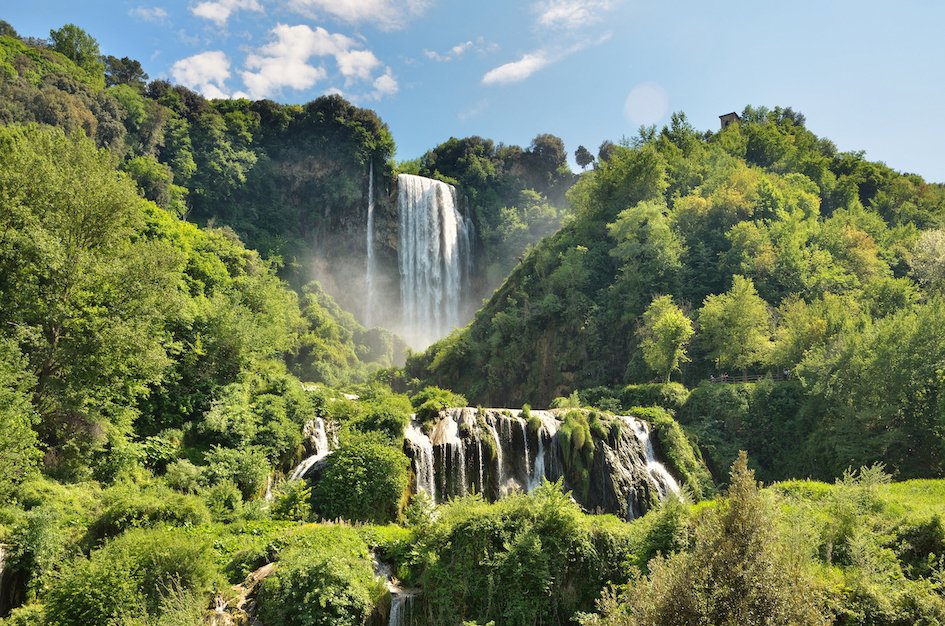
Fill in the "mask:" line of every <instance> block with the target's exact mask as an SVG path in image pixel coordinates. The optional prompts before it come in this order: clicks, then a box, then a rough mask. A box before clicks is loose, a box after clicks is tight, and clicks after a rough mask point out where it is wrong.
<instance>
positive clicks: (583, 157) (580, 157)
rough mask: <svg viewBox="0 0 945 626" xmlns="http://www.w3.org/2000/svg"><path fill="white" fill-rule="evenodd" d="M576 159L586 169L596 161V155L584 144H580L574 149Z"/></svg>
mask: <svg viewBox="0 0 945 626" xmlns="http://www.w3.org/2000/svg"><path fill="white" fill-rule="evenodd" d="M574 160H575V161H577V164H578V165H579V166H580V167H581V169H582V170H586V169H587V166H588V165H590V164H591V163H593V162H594V155H593V154H591V151H590V150H588V149H587V148H585V147H584V146H578V147H577V150H575V151H574Z"/></svg>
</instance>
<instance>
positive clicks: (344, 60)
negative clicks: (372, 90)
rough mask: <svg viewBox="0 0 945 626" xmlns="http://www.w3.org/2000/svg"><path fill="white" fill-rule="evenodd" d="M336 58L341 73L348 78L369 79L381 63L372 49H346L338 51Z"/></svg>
mask: <svg viewBox="0 0 945 626" xmlns="http://www.w3.org/2000/svg"><path fill="white" fill-rule="evenodd" d="M335 59H336V60H337V61H338V70H339V71H340V72H341V75H342V76H344V77H345V78H347V79H348V80H353V79H360V80H369V79H370V78H371V75H372V74H373V73H374V69H375V68H376V67H378V66H379V65H380V64H381V61H380V59H378V58H377V57H376V56H374V53H373V52H371V51H370V50H345V51H343V52H339V53H337V54H336V55H335Z"/></svg>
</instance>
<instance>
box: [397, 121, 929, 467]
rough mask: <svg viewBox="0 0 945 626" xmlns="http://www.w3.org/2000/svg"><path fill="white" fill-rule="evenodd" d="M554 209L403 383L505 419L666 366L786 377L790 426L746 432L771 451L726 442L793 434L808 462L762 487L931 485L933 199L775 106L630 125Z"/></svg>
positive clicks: (726, 375)
mask: <svg viewBox="0 0 945 626" xmlns="http://www.w3.org/2000/svg"><path fill="white" fill-rule="evenodd" d="M568 197H569V199H570V200H571V204H572V206H573V208H574V211H575V218H574V219H573V220H571V221H570V222H568V223H567V224H566V225H565V226H564V227H563V228H562V230H561V231H559V232H558V233H557V234H556V235H554V236H552V237H550V238H548V239H546V240H544V241H543V242H542V244H541V245H539V246H537V247H536V248H535V249H534V250H532V251H531V252H530V253H529V254H528V255H527V256H526V258H525V259H524V260H523V261H522V262H521V263H520V264H519V265H518V266H517V267H516V268H515V270H514V271H513V272H512V274H511V275H510V276H509V278H508V279H507V280H506V282H505V283H504V284H503V286H502V287H501V288H500V289H499V290H498V291H497V292H496V294H495V295H494V296H493V298H492V299H491V300H490V301H489V302H488V303H487V304H486V305H485V307H484V308H483V309H482V310H481V311H480V312H479V313H478V314H477V315H476V319H475V320H474V321H473V322H472V324H471V325H470V326H469V327H468V328H466V329H464V330H462V331H458V332H456V333H454V334H452V335H450V336H449V337H447V338H446V339H444V340H442V341H440V342H439V343H438V344H435V345H434V346H432V347H431V348H430V349H429V350H428V351H427V352H426V353H425V354H422V355H416V356H415V357H414V358H413V359H412V360H411V362H410V363H409V364H408V371H409V372H410V374H411V375H413V376H416V377H418V378H420V379H421V380H423V381H425V382H427V383H429V384H439V385H447V384H448V385H451V386H452V387H453V388H454V389H456V390H457V391H460V392H462V393H464V394H465V395H466V396H467V397H469V399H470V400H471V401H473V402H482V403H486V404H500V405H512V406H514V405H517V404H520V403H523V402H530V403H532V404H539V405H541V404H547V403H548V402H549V401H550V400H551V399H552V398H553V397H555V396H566V395H567V394H569V393H571V392H572V391H573V390H575V389H594V388H598V387H601V386H605V387H608V388H619V387H623V386H625V385H626V384H628V383H630V384H639V383H644V382H647V380H648V379H649V378H650V376H651V375H652V374H653V373H655V374H657V375H658V376H659V377H661V378H663V379H664V380H665V379H666V376H667V374H670V375H671V374H672V373H673V370H674V369H676V368H677V367H678V366H680V364H681V365H682V368H681V369H682V375H681V379H682V380H683V381H684V382H687V383H689V384H691V385H693V386H695V385H697V384H698V383H699V382H700V381H702V380H705V379H707V378H710V377H711V378H713V379H715V380H722V381H732V380H733V379H737V378H745V379H748V378H749V375H751V378H758V377H760V376H763V375H765V374H770V375H771V376H772V377H773V378H775V379H784V378H790V379H794V380H798V381H800V384H801V386H802V387H801V392H800V395H801V398H800V399H799V401H798V406H797V411H796V412H795V413H793V414H791V416H790V417H789V421H790V422H791V423H792V424H794V425H796V426H798V427H799V428H795V429H794V430H793V431H792V430H790V429H788V428H786V427H783V424H776V423H774V422H773V421H771V422H766V423H768V424H770V428H769V429H765V427H763V426H759V425H758V424H753V423H748V422H746V423H745V424H744V428H747V429H754V430H755V431H756V435H757V436H758V437H759V438H760V439H764V440H766V441H767V442H770V444H769V443H763V442H757V441H755V442H753V441H748V440H744V446H747V448H748V449H749V451H751V452H752V453H753V456H757V457H758V458H759V460H760V461H761V462H762V463H763V464H764V465H769V464H770V463H771V461H770V458H771V456H772V455H774V454H782V452H777V451H775V450H773V449H769V450H764V449H762V448H756V447H753V445H752V444H756V445H757V444H758V443H762V445H766V446H768V447H769V448H770V447H771V446H772V445H773V446H774V447H778V446H781V447H782V448H783V449H790V450H796V449H797V448H794V447H793V443H794V442H792V441H790V439H791V437H788V441H787V442H785V439H784V437H783V434H784V433H789V432H792V433H793V438H794V439H797V438H803V439H804V440H805V441H806V443H804V444H801V442H798V445H799V447H804V446H806V447H807V449H806V450H805V452H804V454H802V455H801V456H800V457H798V459H797V460H796V462H795V463H794V464H793V465H792V466H791V467H790V469H788V468H787V466H786V465H784V464H782V465H781V468H783V470H782V469H780V468H779V469H778V470H773V471H771V472H769V473H766V474H765V475H766V476H768V477H776V478H783V477H790V476H798V475H802V476H803V475H811V474H813V475H817V476H822V477H832V476H836V475H837V474H838V472H841V471H842V470H843V469H844V468H845V467H848V466H849V465H859V464H864V463H871V462H873V461H878V460H883V461H885V462H886V463H887V464H888V466H889V467H890V469H892V470H893V471H894V472H896V473H897V475H902V476H940V475H942V471H943V470H942V462H943V459H945V455H943V453H942V450H943V447H942V445H943V444H942V442H943V441H945V440H943V438H942V434H941V433H942V431H941V415H942V410H941V405H940V404H939V402H940V400H939V398H940V397H941V395H942V391H943V386H942V381H941V378H940V377H938V376H937V375H936V374H935V373H934V372H936V371H940V370H941V368H942V366H943V364H945V358H943V354H942V353H941V350H940V345H941V341H942V336H943V335H942V332H941V329H942V328H943V326H942V325H941V324H940V323H938V322H936V321H935V320H937V319H938V316H940V314H941V311H942V308H943V307H942V304H941V302H940V300H939V298H940V296H939V295H938V293H939V292H938V286H937V285H939V283H940V281H939V280H938V278H936V276H937V275H938V274H937V270H935V269H933V268H934V267H938V265H937V263H938V264H940V262H941V258H942V257H941V255H940V252H941V248H942V246H941V245H940V239H941V237H940V233H941V228H942V226H943V223H945V188H943V187H942V186H941V185H934V184H928V183H926V182H925V181H923V180H922V179H921V178H919V177H917V176H914V175H906V174H899V173H897V172H895V171H893V170H892V169H891V168H889V167H887V166H885V165H883V164H879V163H872V162H869V161H867V160H866V159H864V158H863V156H862V154H858V153H842V152H839V151H838V150H837V149H836V148H835V147H834V146H833V144H831V143H830V142H829V141H827V140H825V139H822V138H818V137H816V136H815V135H814V134H813V133H811V132H810V131H809V130H808V129H807V128H806V127H805V126H804V120H803V116H800V115H799V114H797V113H795V112H793V111H791V110H790V109H780V108H778V109H774V110H767V109H754V108H751V107H748V108H746V110H745V112H744V114H743V115H742V121H741V123H739V124H733V125H731V126H729V127H727V128H725V129H724V130H722V131H720V132H718V133H706V134H705V135H703V134H700V133H698V132H696V131H695V130H694V129H693V128H692V127H691V126H690V125H689V124H688V122H687V121H686V118H685V117H684V116H683V115H681V114H677V115H675V116H674V117H673V120H672V123H671V124H670V125H669V126H667V127H665V128H663V129H662V130H661V131H659V132H657V131H656V130H655V129H644V131H642V132H641V134H640V136H639V137H638V138H637V139H635V140H634V141H633V142H632V143H630V144H628V145H626V146H615V147H613V149H612V150H611V151H610V154H609V157H608V158H607V159H605V160H601V161H598V163H597V166H596V167H595V169H593V170H592V171H588V172H586V173H585V174H583V175H582V176H581V178H580V180H579V181H578V183H577V184H576V185H575V186H574V187H572V188H571V190H570V191H569V192H568ZM930 259H938V262H932V261H930ZM670 297H671V300H669V299H668V298H670ZM670 307H676V308H670ZM660 320H661V321H660ZM689 320H692V322H693V324H692V327H693V330H694V334H692V335H691V336H690V335H689V333H688V331H687V328H688V324H689ZM690 337H691V340H690ZM687 342H688V344H687ZM920 345H921V346H922V348H919V347H918V346H920ZM686 359H689V361H690V362H688V363H686ZM552 364H553V366H552ZM890 371H894V372H895V374H893V375H890V374H889V372H890ZM719 393H721V394H724V393H726V392H724V391H720V392H719ZM608 395H609V397H613V398H618V396H619V395H620V394H619V393H612V394H608ZM764 410H765V409H764V408H759V411H760V412H763V411H764ZM688 415H689V419H690V421H692V422H699V423H704V422H705V420H706V419H708V416H697V415H695V414H694V413H693V412H691V411H690V412H688ZM732 419H735V418H734V417H733V418H732ZM728 430H729V431H730V432H732V433H733V434H739V433H737V429H735V428H729V429H728ZM701 431H702V432H704V433H706V435H707V436H708V437H712V436H714V433H713V432H712V428H709V427H705V428H701ZM919 441H921V442H923V443H922V444H921V445H920V444H919V443H918V442H919ZM706 443H707V444H710V442H706ZM722 443H726V442H722ZM727 444H728V446H729V448H730V449H731V450H738V449H739V447H743V443H741V442H740V441H739V440H738V439H731V438H729V439H728V440H727ZM785 444H786V445H785ZM710 445H711V444H710ZM785 454H790V453H785ZM723 458H724V460H722V459H720V460H719V463H718V465H717V466H716V468H715V469H716V472H717V475H721V474H722V473H724V468H726V467H727V466H728V464H729V463H730V462H731V461H732V460H733V459H734V454H733V453H726V454H725V455H723Z"/></svg>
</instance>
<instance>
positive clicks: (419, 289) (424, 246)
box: [397, 174, 472, 345]
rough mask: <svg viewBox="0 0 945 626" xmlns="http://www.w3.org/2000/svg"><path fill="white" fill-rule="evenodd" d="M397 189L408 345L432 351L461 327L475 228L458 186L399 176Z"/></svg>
mask: <svg viewBox="0 0 945 626" xmlns="http://www.w3.org/2000/svg"><path fill="white" fill-rule="evenodd" d="M397 188H398V194H397V208H398V213H399V226H400V242H399V245H398V264H399V269H400V300H401V307H402V310H403V323H404V327H405V330H404V334H405V335H406V338H407V340H408V342H409V343H413V344H415V345H417V344H424V345H428V344H429V343H431V342H432V341H435V340H437V339H439V338H440V337H443V336H445V335H446V334H447V333H448V332H449V331H450V330H451V329H453V328H455V327H456V326H458V325H459V319H460V318H459V313H460V303H461V300H462V296H463V292H464V287H465V283H467V282H468V277H469V273H470V269H471V267H472V260H471V258H472V257H471V255H472V246H471V236H470V231H471V228H472V226H471V222H470V221H469V220H468V219H467V218H466V217H464V216H463V214H462V213H461V212H460V210H459V202H458V197H457V194H456V189H455V188H454V187H453V186H451V185H447V184H446V183H443V182H440V181H438V180H433V179H430V178H424V177H422V176H414V175H412V174H400V175H399V176H398V177H397Z"/></svg>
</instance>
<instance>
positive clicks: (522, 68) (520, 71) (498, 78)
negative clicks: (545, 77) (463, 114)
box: [482, 51, 551, 85]
mask: <svg viewBox="0 0 945 626" xmlns="http://www.w3.org/2000/svg"><path fill="white" fill-rule="evenodd" d="M549 63H551V59H549V58H548V57H547V56H545V53H544V52H541V51H539V52H530V53H528V54H524V55H522V58H521V59H519V60H518V61H512V62H511V63H506V64H505V65H500V66H499V67H496V68H493V69H491V70H489V71H488V72H486V74H485V76H483V77H482V84H483V85H505V84H508V83H517V82H519V81H522V80H525V79H526V78H528V77H529V76H531V75H532V74H534V73H535V72H537V71H538V70H540V69H541V68H543V67H545V66H547V65H548V64H549Z"/></svg>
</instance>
